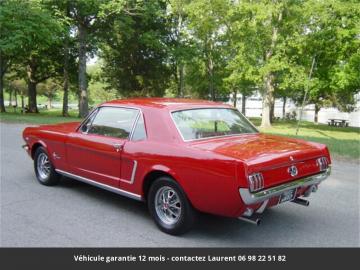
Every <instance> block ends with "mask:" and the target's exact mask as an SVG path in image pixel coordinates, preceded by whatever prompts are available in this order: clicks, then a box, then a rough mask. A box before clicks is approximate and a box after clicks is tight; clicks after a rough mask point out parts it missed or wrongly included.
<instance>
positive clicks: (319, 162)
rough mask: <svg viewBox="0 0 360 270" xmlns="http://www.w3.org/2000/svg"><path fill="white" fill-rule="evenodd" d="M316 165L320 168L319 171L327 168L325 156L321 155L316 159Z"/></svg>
mask: <svg viewBox="0 0 360 270" xmlns="http://www.w3.org/2000/svg"><path fill="white" fill-rule="evenodd" d="M316 163H317V165H318V166H319V168H320V171H325V170H326V169H327V168H329V160H328V159H327V158H326V157H321V158H318V159H317V160H316Z"/></svg>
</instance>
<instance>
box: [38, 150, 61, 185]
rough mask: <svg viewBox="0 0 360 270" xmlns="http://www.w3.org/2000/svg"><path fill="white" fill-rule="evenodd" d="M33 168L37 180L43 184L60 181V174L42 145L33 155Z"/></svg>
mask: <svg viewBox="0 0 360 270" xmlns="http://www.w3.org/2000/svg"><path fill="white" fill-rule="evenodd" d="M34 169H35V175H36V178H37V180H38V181H39V182H40V183H41V184H43V185H45V186H54V185H56V184H57V183H59V181H60V177H61V176H60V175H59V174H58V173H57V172H56V171H55V168H54V166H53V165H52V163H51V161H50V158H49V156H48V153H47V152H46V150H45V148H44V147H42V146H41V147H39V148H37V149H36V151H35V155H34Z"/></svg>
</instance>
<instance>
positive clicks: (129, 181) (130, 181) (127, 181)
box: [120, 160, 138, 184]
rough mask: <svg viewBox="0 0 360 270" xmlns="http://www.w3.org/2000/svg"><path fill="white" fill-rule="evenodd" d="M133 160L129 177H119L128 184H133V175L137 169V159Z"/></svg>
mask: <svg viewBox="0 0 360 270" xmlns="http://www.w3.org/2000/svg"><path fill="white" fill-rule="evenodd" d="M133 162H134V165H133V169H132V172H131V178H130V180H125V179H120V181H122V182H125V183H128V184H134V181H135V175H136V169H137V164H138V163H137V161H136V160H133Z"/></svg>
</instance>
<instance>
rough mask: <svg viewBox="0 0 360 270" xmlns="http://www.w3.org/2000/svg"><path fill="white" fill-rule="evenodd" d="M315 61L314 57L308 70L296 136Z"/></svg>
mask: <svg viewBox="0 0 360 270" xmlns="http://www.w3.org/2000/svg"><path fill="white" fill-rule="evenodd" d="M315 60H316V55H314V56H313V59H312V63H311V68H310V72H309V76H308V80H307V83H306V86H305V94H304V98H303V101H302V104H301V108H300V114H299V120H298V123H297V127H296V132H295V135H296V136H297V135H298V132H299V128H300V122H301V118H302V113H303V110H304V106H305V101H306V97H307V93H308V91H309V85H310V80H311V76H312V73H313V70H314V66H315V63H316V61H315Z"/></svg>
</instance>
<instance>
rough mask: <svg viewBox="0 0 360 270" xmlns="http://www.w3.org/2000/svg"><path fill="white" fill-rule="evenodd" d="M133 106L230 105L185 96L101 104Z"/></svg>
mask: <svg viewBox="0 0 360 270" xmlns="http://www.w3.org/2000/svg"><path fill="white" fill-rule="evenodd" d="M107 105H109V106H134V107H152V108H167V109H169V110H183V109H194V108H206V107H218V108H231V107H232V106H230V105H228V104H225V103H220V102H214V101H208V100H201V99H187V98H132V99H116V100H112V101H108V102H105V103H103V104H101V106H107Z"/></svg>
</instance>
